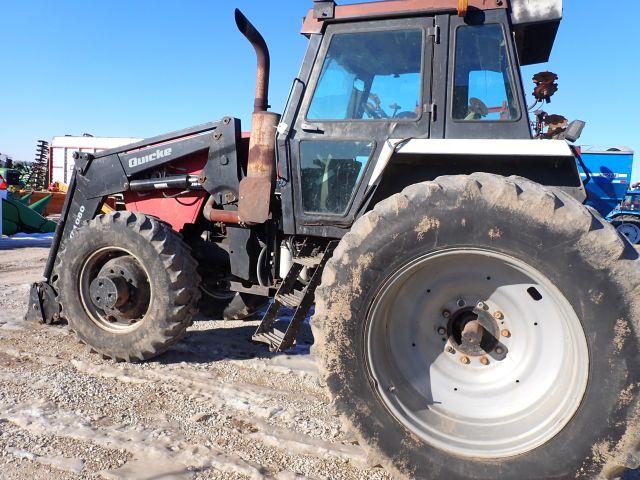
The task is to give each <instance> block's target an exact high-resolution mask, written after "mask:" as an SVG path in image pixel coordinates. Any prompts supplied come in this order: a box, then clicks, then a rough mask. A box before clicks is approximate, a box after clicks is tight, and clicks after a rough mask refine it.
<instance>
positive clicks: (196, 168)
mask: <svg viewBox="0 0 640 480" xmlns="http://www.w3.org/2000/svg"><path fill="white" fill-rule="evenodd" d="M207 156H208V154H207V152H201V153H199V154H197V155H193V156H192V157H190V158H188V159H186V160H183V161H180V162H176V163H172V164H170V165H169V166H166V167H164V168H166V170H167V175H187V174H188V175H198V174H200V172H201V171H202V169H203V168H204V165H205V164H206V162H207ZM177 193H180V190H164V191H163V192H155V191H154V192H125V193H124V201H125V204H126V208H127V210H130V211H134V212H140V213H145V214H147V215H153V216H154V217H158V218H160V219H162V220H164V221H165V222H167V223H169V224H170V225H171V226H172V227H173V229H174V230H175V231H176V232H179V231H181V230H182V229H183V228H184V226H185V225H186V224H187V223H195V222H196V220H197V218H198V215H200V213H201V212H202V205H203V203H204V201H205V199H206V197H207V192H205V191H204V190H197V191H192V192H189V193H188V194H185V195H182V196H180V197H178V198H166V197H165V195H175V194H177Z"/></svg>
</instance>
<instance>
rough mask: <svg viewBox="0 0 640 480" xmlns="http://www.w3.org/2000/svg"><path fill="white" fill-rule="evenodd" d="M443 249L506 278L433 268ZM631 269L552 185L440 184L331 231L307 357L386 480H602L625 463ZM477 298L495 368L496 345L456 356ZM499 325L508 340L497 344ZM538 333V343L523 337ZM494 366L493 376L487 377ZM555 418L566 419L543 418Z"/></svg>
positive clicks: (503, 181) (632, 463) (633, 432)
mask: <svg viewBox="0 0 640 480" xmlns="http://www.w3.org/2000/svg"><path fill="white" fill-rule="evenodd" d="M456 252H472V253H473V252H476V256H477V257H478V258H485V257H486V258H488V257H491V258H499V259H502V260H501V261H502V263H501V264H504V265H506V264H509V263H511V264H512V265H513V266H514V267H513V268H512V269H511V270H510V269H506V267H505V269H502V270H501V267H497V270H496V272H497V273H495V274H487V275H486V276H480V272H482V268H485V265H484V264H483V263H482V262H484V260H478V258H475V257H473V255H472V256H471V257H469V258H468V259H466V260H465V261H467V262H468V269H466V270H463V271H464V272H465V273H463V274H460V272H459V271H456V268H458V267H455V268H453V269H451V268H450V267H449V266H447V263H446V262H445V261H444V260H438V259H442V258H446V257H447V256H452V255H454V254H456ZM461 258H462V257H461ZM433 259H436V260H437V261H438V262H440V263H436V264H434V263H431V264H429V263H428V262H433ZM420 262H427V263H420ZM498 264H500V263H498ZM419 265H427V267H426V268H427V270H422V272H423V273H422V274H421V276H420V272H421V270H419V269H418V268H419ZM486 265H487V267H486V268H489V267H488V265H491V264H490V263H487V264H486ZM639 266H640V262H639V261H638V254H637V252H635V251H634V249H632V248H631V247H630V246H629V245H628V244H627V243H626V242H625V241H623V240H622V239H621V238H620V237H619V236H618V235H617V233H616V231H615V229H614V228H612V227H611V226H610V225H608V224H607V223H606V222H605V221H604V220H603V219H602V218H601V217H600V216H599V215H598V214H597V213H596V212H595V211H594V210H591V209H587V208H585V207H583V206H582V205H580V204H579V203H578V202H576V201H575V200H574V199H573V198H571V197H569V196H568V195H566V194H564V193H562V192H560V191H556V190H554V189H550V188H545V187H542V186H540V185H538V184H535V183H533V182H530V181H528V180H526V179H522V178H518V177H511V178H508V179H507V178H504V177H500V176H496V175H490V174H473V175H471V176H451V177H441V178H439V179H437V180H436V181H434V182H425V183H420V184H416V185H412V186H410V187H407V188H406V189H405V190H404V191H403V192H402V193H400V194H397V195H394V196H392V197H390V198H389V199H387V200H384V201H383V202H381V203H380V204H378V205H377V206H376V207H375V208H374V210H373V211H371V212H368V213H367V214H366V215H364V216H363V217H362V218H360V219H359V220H358V221H357V222H356V223H355V224H354V226H353V228H352V230H351V232H350V233H348V234H347V235H346V236H344V237H343V239H342V241H341V242H340V244H339V246H338V247H337V248H336V250H335V252H334V255H333V258H332V260H330V261H329V263H328V264H327V266H326V268H325V271H324V273H323V278H322V286H321V287H320V288H319V289H318V290H317V292H316V313H315V315H314V317H313V319H312V323H311V324H312V328H313V333H314V338H315V344H314V347H313V353H314V355H315V356H316V358H317V360H318V362H319V364H320V366H321V368H322V370H323V372H324V379H325V381H326V384H327V387H328V390H329V392H330V394H331V396H332V398H333V399H334V404H335V406H336V408H337V410H338V412H339V414H340V415H341V418H342V419H343V421H344V423H345V424H346V426H347V427H348V428H352V429H354V430H355V431H356V432H357V434H358V435H359V437H360V439H361V441H362V443H363V444H364V445H367V447H368V448H369V450H370V453H371V455H372V456H373V457H374V458H376V459H377V460H378V461H380V463H382V464H383V465H384V466H385V467H387V468H388V469H389V470H390V471H392V472H393V473H394V474H395V475H396V476H398V477H399V478H418V479H426V478H447V479H487V478H501V479H514V480H516V479H518V480H519V479H523V478H527V479H548V478H562V479H564V478H572V479H573V478H601V477H605V478H615V477H617V476H618V475H620V474H621V473H622V472H624V471H625V470H626V469H629V468H637V466H638V451H637V447H638V445H640V432H639V431H638V424H639V423H640V401H639V399H638V398H637V390H638V386H640V368H639V363H638V361H639V358H638V340H639V336H640V335H639V334H640V326H639V319H640V311H639V307H640V306H639V304H638V297H639V294H640V275H639V270H638V268H639ZM414 272H418V273H414ZM403 275H404V276H403ZM411 275H413V276H411ZM448 275H449V276H448ZM492 275H496V276H498V277H503V279H501V278H493V277H492ZM476 277H478V278H476ZM514 279H516V280H514ZM538 279H539V280H538ZM412 280H413V281H412ZM534 281H535V283H533V282H534ZM394 282H395V283H394ZM488 284H491V285H492V286H491V287H489V288H487V287H486V286H485V285H488ZM494 284H495V285H494ZM530 285H535V287H534V288H535V290H531V289H530ZM387 287H389V288H387ZM514 288H515V291H516V294H515V296H511V297H510V296H509V295H507V293H508V292H509V291H511V290H513V289H514ZM417 290H420V294H419V295H415V292H416V291H417ZM403 291H407V292H413V296H411V295H409V296H404V297H403V296H402V292H403ZM388 292H391V293H388ZM388 295H391V296H390V297H389V296H388ZM539 296H540V297H541V298H542V302H540V303H544V302H548V304H549V305H551V307H549V308H550V309H548V310H547V312H548V313H545V310H544V309H543V310H540V307H539V305H538V304H537V302H539V301H540V299H541V298H538V297H539ZM448 297H451V299H449V298H448ZM476 297H477V298H476ZM485 297H487V298H485ZM432 298H435V299H436V300H435V302H434V301H433V300H431V299H432ZM389 299H390V300H389ZM500 299H502V301H503V305H502V308H501V310H503V311H504V316H503V314H502V312H501V311H500V312H497V311H496V312H494V310H496V308H495V306H496V304H498V306H499V303H498V302H499V301H501V300H500ZM505 299H512V300H509V302H510V301H513V302H516V304H515V305H513V304H510V303H509V302H506V301H505ZM556 299H557V303H553V302H556ZM458 300H463V301H462V302H460V303H459V305H458V306H456V302H457V301H458ZM480 300H482V301H486V302H485V303H486V304H487V305H488V307H487V310H488V311H489V312H493V314H492V315H490V316H489V317H487V318H486V319H485V317H482V319H483V322H485V321H486V322H487V325H488V324H489V323H491V322H494V320H495V323H496V326H497V330H496V331H495V332H494V334H495V336H497V337H498V341H499V342H501V343H504V344H505V345H506V348H505V349H504V352H505V354H504V355H505V356H504V358H499V357H500V356H499V355H497V356H496V355H495V354H496V352H498V349H497V348H496V346H497V345H499V344H495V345H492V346H490V347H486V348H487V349H489V350H491V352H492V353H491V355H493V356H491V355H476V353H475V352H473V351H472V352H471V353H469V352H468V350H465V352H467V353H465V352H461V351H460V350H462V347H463V346H464V347H465V348H469V345H467V344H466V345H463V346H461V345H458V343H460V332H458V335H457V339H456V335H454V330H455V329H456V328H458V327H456V325H457V324H456V323H455V321H453V320H454V317H455V315H456V314H458V312H457V311H456V309H458V310H460V315H462V314H464V315H468V312H469V310H470V308H467V310H466V311H465V308H466V304H465V302H469V301H472V302H479V301H480ZM451 301H452V302H453V303H451ZM385 302H386V303H385ZM412 302H413V303H412ZM517 302H527V303H526V304H525V303H517ZM434 305H435V306H436V308H432V307H433V306H434ZM460 305H462V307H460ZM479 305H482V304H479ZM427 307H428V308H427ZM448 309H451V311H450V312H449V310H448ZM380 312H382V313H380ZM509 312H515V314H514V315H510V313H509ZM541 312H542V313H541ZM380 315H381V316H380ZM554 315H555V317H554ZM476 317H477V318H480V317H479V316H478V315H476ZM378 318H383V319H386V320H385V321H386V322H387V323H384V324H380V323H379V321H378V320H377V319H378ZM460 318H461V317H460ZM502 318H504V319H505V320H507V322H511V326H510V327H509V328H511V329H512V331H508V332H505V333H504V334H503V333H502V331H501V330H502V329H504V328H505V327H504V326H503V325H501V324H500V320H502ZM445 319H449V320H445ZM550 319H554V320H553V321H549V320H550ZM450 321H453V323H451V322H450ZM466 321H468V320H465V322H466ZM438 322H439V323H438ZM545 322H546V323H545ZM440 324H441V325H440ZM377 325H382V327H378V326H377ZM438 325H440V326H438ZM484 325H485V324H484V323H483V326H484ZM545 325H546V326H545ZM491 328H492V327H491V326H487V330H486V331H489V330H490V329H491ZM541 329H544V331H546V332H551V336H550V337H544V336H542V337H540V338H541V339H542V341H540V342H538V343H536V342H535V339H536V338H538V337H536V335H538V336H540V335H541V334H538V333H535V332H541V331H543V330H541ZM483 331H485V330H483ZM532 332H533V333H532ZM376 334H377V335H378V337H376V336H375V335H376ZM434 337H435V343H430V342H432V341H433V338H434ZM440 337H443V339H444V341H442V342H440V340H441V338H440ZM372 338H374V339H375V338H380V339H381V340H379V341H372V340H371V339H372ZM482 338H483V342H484V340H485V336H484V334H483V336H482ZM522 339H526V340H527V341H524V342H523V341H521V340H522ZM528 339H532V341H531V342H530V341H528ZM403 342H404V343H403ZM456 342H458V343H456ZM518 342H520V347H518V346H517V345H518ZM546 342H554V345H557V346H558V348H557V349H558V350H559V351H560V352H563V353H562V355H557V354H554V353H553V352H554V350H551V351H546V350H545V345H547V343H546ZM451 345H453V346H455V348H453V351H454V354H452V353H450V352H449V351H448V349H447V346H451ZM536 345H537V346H538V347H536V348H538V350H535V351H534V350H532V348H531V346H536ZM423 346H425V347H424V348H422V350H421V347H423ZM583 346H584V348H583ZM385 348H386V350H385ZM482 348H485V347H484V346H483V347H482ZM518 349H520V350H518ZM384 351H387V352H389V353H388V354H387V356H386V357H385V356H384V355H382V354H380V352H384ZM413 352H423V353H424V355H422V356H420V354H419V353H413ZM425 352H426V353H425ZM572 352H573V353H572ZM585 355H586V356H585ZM483 356H484V357H486V358H485V360H482V357H483ZM571 358H573V360H571ZM452 359H455V360H454V361H450V360H452ZM567 359H569V360H571V361H569V360H567ZM505 360H506V362H505ZM482 361H485V362H487V363H486V365H483V364H482V363H481V362H482ZM585 361H587V362H588V367H587V365H585ZM567 362H569V363H567ZM445 364H446V365H447V366H446V367H443V365H445ZM510 364H513V365H514V367H513V369H511V370H507V374H505V376H503V375H502V374H501V373H502V370H492V369H493V368H497V369H500V368H502V367H503V366H509V365H510ZM381 365H382V367H381ZM385 368H386V370H385ZM447 368H448V369H450V370H446V369H447ZM442 369H444V370H442ZM518 369H519V370H518ZM565 370H570V371H571V372H574V373H573V374H572V375H573V377H571V376H570V377H567V375H563V373H562V372H563V371H565ZM441 371H443V372H444V374H443V375H441V377H440V378H441V379H442V380H441V381H440V383H438V382H436V381H435V378H436V375H437V374H438V372H441ZM530 371H533V372H535V371H538V372H539V373H540V372H542V375H541V376H539V377H537V376H535V375H529V376H527V375H528V372H530ZM461 372H462V373H461ZM485 372H487V373H485ZM492 372H494V373H492ZM558 372H560V373H558ZM512 374H513V375H514V376H513V377H510V376H508V375H512ZM520 375H522V377H520ZM507 378H508V379H511V378H515V379H516V380H515V381H513V383H511V381H510V380H509V382H508V383H507V382H506V381H505V379H507ZM521 378H522V379H523V380H522V381H520V379H521ZM581 378H582V379H584V382H583V383H581V382H582V380H580V379H581ZM551 379H553V381H551ZM447 381H451V385H448V384H447V383H446V382H447ZM454 381H456V382H457V381H461V382H467V383H465V384H464V385H465V386H466V388H458V387H459V385H457V384H455V385H454V383H453V382H454ZM483 382H484V383H483ZM500 382H503V383H500ZM541 383H542V384H548V385H547V387H545V388H546V390H543V391H542V393H540V387H539V385H540V384H541ZM496 384H498V385H499V386H500V388H498V389H496V387H495V385H496ZM449 387H451V388H450V389H449ZM456 389H457V390H456ZM500 389H502V390H504V391H501V390H500ZM496 392H497V393H496ZM565 393H566V395H563V394H565ZM500 395H504V398H502V397H501V396H500ZM494 397H495V398H498V399H500V400H499V401H498V402H493V401H490V399H492V398H494ZM569 397H571V398H573V400H567V398H569ZM485 399H489V401H487V402H484V400H485ZM518 399H520V400H518ZM483 402H484V403H483ZM518 402H521V404H522V405H524V406H527V405H532V407H531V408H530V409H529V410H527V409H526V408H524V407H522V408H521V409H519V408H520V407H519V405H520V403H518ZM527 402H529V403H527ZM549 402H556V403H555V404H551V407H553V408H550V410H548V411H547V410H545V406H546V405H548V404H550V403H549ZM554 408H555V409H556V410H557V411H559V412H564V414H563V415H564V417H562V418H558V420H557V422H555V423H551V424H550V422H548V421H547V418H546V417H545V415H547V414H548V416H549V417H552V416H553V415H555V414H556V412H555V411H553V409H554ZM530 412H533V413H530ZM535 412H538V413H537V414H536V413H535ZM527 415H529V416H527ZM461 418H462V419H464V418H469V419H471V422H470V423H469V424H468V425H470V426H465V425H464V424H463V422H462V420H461ZM522 418H524V419H525V420H526V419H527V418H530V419H531V423H530V424H529V426H527V425H526V422H521V423H518V421H519V420H521V419H522ZM553 418H555V417H553ZM478 425H481V428H484V429H485V431H484V432H485V433H486V436H485V438H484V439H483V438H482V437H483V432H482V431H480V433H478V431H479V430H480V427H477V426H478ZM517 425H520V426H519V427H518V426H517ZM465 428H467V430H465ZM519 428H520V430H518V429H519ZM510 429H511V430H510ZM523 439H524V440H523ZM527 439H529V440H531V441H528V440H527ZM461 445H462V446H461ZM491 445H494V446H493V447H492V446H491Z"/></svg>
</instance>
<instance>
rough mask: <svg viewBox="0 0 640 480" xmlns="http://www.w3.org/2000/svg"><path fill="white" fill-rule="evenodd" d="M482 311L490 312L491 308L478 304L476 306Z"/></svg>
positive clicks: (482, 303)
mask: <svg viewBox="0 0 640 480" xmlns="http://www.w3.org/2000/svg"><path fill="white" fill-rule="evenodd" d="M476 307H478V308H479V309H480V310H489V306H488V305H487V304H486V303H484V302H478V304H477V305H476Z"/></svg>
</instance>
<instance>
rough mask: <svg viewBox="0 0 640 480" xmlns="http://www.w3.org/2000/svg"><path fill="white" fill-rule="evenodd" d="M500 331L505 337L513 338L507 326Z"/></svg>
mask: <svg viewBox="0 0 640 480" xmlns="http://www.w3.org/2000/svg"><path fill="white" fill-rule="evenodd" d="M500 333H501V334H502V336H503V337H505V338H511V332H510V331H509V330H507V329H506V328H505V329H504V330H502V332H500Z"/></svg>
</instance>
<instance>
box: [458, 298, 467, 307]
mask: <svg viewBox="0 0 640 480" xmlns="http://www.w3.org/2000/svg"><path fill="white" fill-rule="evenodd" d="M466 304H467V302H465V301H464V300H463V299H460V300H458V301H457V305H458V306H459V307H460V308H462V307H464V306H465V305H466Z"/></svg>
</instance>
